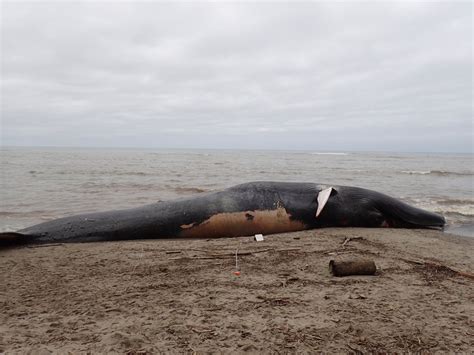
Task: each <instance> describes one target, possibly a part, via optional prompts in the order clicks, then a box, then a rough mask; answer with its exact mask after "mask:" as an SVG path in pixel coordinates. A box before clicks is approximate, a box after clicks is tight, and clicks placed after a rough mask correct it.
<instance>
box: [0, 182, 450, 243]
mask: <svg viewBox="0 0 474 355" xmlns="http://www.w3.org/2000/svg"><path fill="white" fill-rule="evenodd" d="M326 187H328V185H318V184H314V183H291V182H249V183H245V184H241V185H237V186H234V187H230V188H228V189H225V190H222V191H217V192H211V193H205V194H198V195H196V196H192V197H188V198H182V199H177V200H171V201H163V202H158V203H154V204H151V205H146V206H143V207H138V208H131V209H125V210H115V211H107V212H97V213H88V214H81V215H75V216H71V217H65V218H59V219H56V220H52V221H48V222H45V223H41V224H37V225H34V226H31V227H28V228H25V229H22V230H19V231H17V232H6V233H0V246H5V245H12V244H13V245H14V244H24V243H28V244H30V243H56V242H60V243H66V242H95V241H110V240H130V239H157V238H179V237H188V236H192V237H203V238H207V237H235V236H241V235H252V234H253V233H263V234H271V233H281V232H288V231H296V230H304V229H313V228H324V227H392V228H442V227H443V226H444V224H445V220H444V218H443V217H442V216H440V215H438V214H435V213H432V212H428V211H425V210H421V209H419V208H415V207H412V206H410V205H408V204H406V203H403V202H401V201H399V200H397V199H395V198H392V197H390V196H387V195H384V194H382V193H379V192H375V191H371V190H367V189H362V188H357V187H348V186H333V188H334V189H333V192H332V193H331V196H330V197H329V200H328V201H327V203H326V205H325V206H324V208H323V210H322V212H321V213H320V215H319V216H318V217H316V216H315V213H316V210H317V207H318V200H317V196H318V193H319V192H320V191H321V190H322V189H324V188H326ZM276 216H277V217H276ZM190 232H192V233H190Z"/></svg>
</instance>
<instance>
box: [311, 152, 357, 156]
mask: <svg viewBox="0 0 474 355" xmlns="http://www.w3.org/2000/svg"><path fill="white" fill-rule="evenodd" d="M310 154H312V155H348V153H339V152H313V153H310Z"/></svg>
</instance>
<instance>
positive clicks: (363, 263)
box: [329, 259, 377, 276]
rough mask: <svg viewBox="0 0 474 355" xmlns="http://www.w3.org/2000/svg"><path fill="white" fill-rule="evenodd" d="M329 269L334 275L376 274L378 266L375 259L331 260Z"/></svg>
mask: <svg viewBox="0 0 474 355" xmlns="http://www.w3.org/2000/svg"><path fill="white" fill-rule="evenodd" d="M329 271H330V272H331V274H333V275H334V276H350V275H374V274H375V272H376V271H377V268H376V266H375V262H374V261H373V260H367V259H357V260H345V261H335V260H331V261H330V262H329Z"/></svg>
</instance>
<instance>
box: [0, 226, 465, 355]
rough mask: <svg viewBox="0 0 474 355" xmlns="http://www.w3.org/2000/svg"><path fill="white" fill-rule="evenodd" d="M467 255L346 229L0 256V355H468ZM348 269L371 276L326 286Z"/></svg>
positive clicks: (446, 241)
mask: <svg viewBox="0 0 474 355" xmlns="http://www.w3.org/2000/svg"><path fill="white" fill-rule="evenodd" d="M348 238H352V239H348ZM473 247H474V239H470V238H463V237H458V236H454V235H449V234H443V233H441V232H438V231H431V230H403V229H398V230H393V229H351V228H346V229H324V230H313V231H305V232H298V233H288V234H280V235H273V236H265V241H263V242H255V241H254V240H253V239H252V238H250V237H242V238H234V239H214V240H206V239H200V240H148V241H127V242H109V243H91V244H58V245H49V246H30V247H22V248H15V249H7V250H1V251H0V275H1V282H0V306H1V309H2V312H1V315H0V352H5V353H25V352H34V353H37V352H38V351H45V353H47V351H49V352H53V353H66V352H68V351H70V352H74V353H77V352H87V351H90V352H93V353H96V352H114V353H129V354H142V353H156V352H159V351H164V352H190V353H194V352H196V353H201V352H209V351H224V352H228V351H231V352H236V351H238V352H243V351H250V352H264V353H269V352H308V351H311V352H314V351H318V350H319V351H324V352H355V353H358V352H368V351H382V352H400V351H426V352H430V353H431V352H436V351H440V352H447V351H450V352H455V351H456V352H464V353H468V352H472V351H474V332H473V330H472V329H473V326H474V324H473V318H472V316H473V309H474V299H473V295H474V280H473V279H472V278H470V277H469V274H470V275H472V273H473V272H474V258H473V253H472V252H473V250H474V248H473ZM236 249H238V262H239V268H240V271H241V274H240V276H236V275H235V274H234V271H236V270H235V252H236ZM351 258H366V259H372V260H374V261H375V263H376V265H377V270H378V271H377V274H376V275H375V276H350V277H343V278H337V277H334V276H331V275H330V273H329V271H328V263H329V261H330V260H331V259H335V260H344V259H351ZM463 273H468V275H465V274H463Z"/></svg>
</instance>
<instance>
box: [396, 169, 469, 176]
mask: <svg viewBox="0 0 474 355" xmlns="http://www.w3.org/2000/svg"><path fill="white" fill-rule="evenodd" d="M401 172H402V173H403V174H410V175H436V176H473V175H474V173H473V172H469V171H461V172H460V171H444V170H427V171H424V170H402V171H401Z"/></svg>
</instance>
